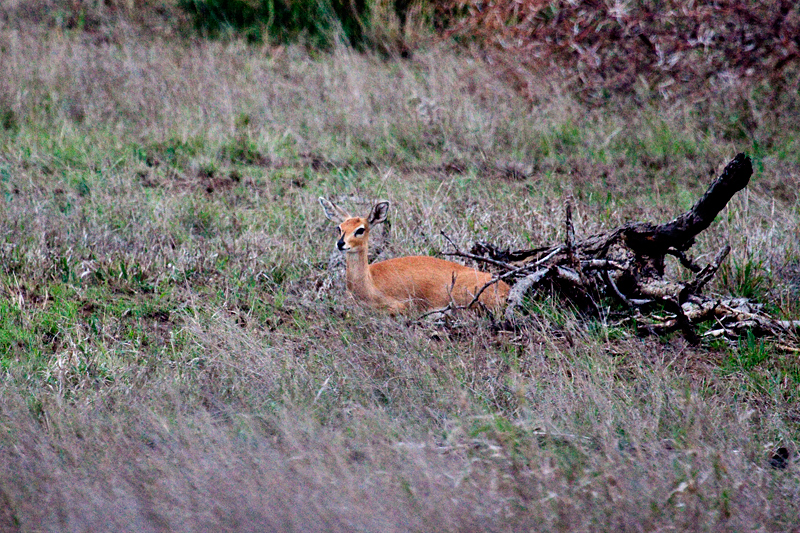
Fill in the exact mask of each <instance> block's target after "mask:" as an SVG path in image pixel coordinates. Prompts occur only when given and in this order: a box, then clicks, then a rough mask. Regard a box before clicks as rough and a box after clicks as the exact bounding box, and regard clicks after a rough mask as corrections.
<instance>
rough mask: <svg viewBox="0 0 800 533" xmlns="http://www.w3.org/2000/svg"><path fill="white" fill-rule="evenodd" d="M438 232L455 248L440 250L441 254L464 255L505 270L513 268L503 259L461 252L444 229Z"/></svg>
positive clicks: (466, 257)
mask: <svg viewBox="0 0 800 533" xmlns="http://www.w3.org/2000/svg"><path fill="white" fill-rule="evenodd" d="M439 233H441V234H442V237H444V238H445V239H446V240H447V242H449V243H450V246H452V247H453V248H455V252H442V255H448V256H456V257H464V258H465V259H473V260H475V261H483V262H484V263H489V264H490V265H495V266H498V267H500V268H504V269H506V270H514V267H513V266H512V265H509V264H508V263H505V262H503V261H498V260H497V259H491V258H489V257H483V256H482V255H475V254H471V253H469V252H462V251H461V249H460V248H459V247H458V246H457V245H456V243H454V242H453V240H452V239H451V238H450V237H449V236H448V235H447V234H446V233H445V232H444V231H440V232H439Z"/></svg>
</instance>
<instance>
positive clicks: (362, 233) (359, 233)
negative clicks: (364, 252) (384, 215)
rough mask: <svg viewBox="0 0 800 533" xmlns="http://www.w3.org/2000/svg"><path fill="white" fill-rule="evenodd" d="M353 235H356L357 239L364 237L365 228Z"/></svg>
mask: <svg viewBox="0 0 800 533" xmlns="http://www.w3.org/2000/svg"><path fill="white" fill-rule="evenodd" d="M353 235H355V236H356V237H361V236H362V235H364V228H358V229H357V230H356V231H355V232H354V233H353Z"/></svg>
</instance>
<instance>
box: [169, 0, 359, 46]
mask: <svg viewBox="0 0 800 533" xmlns="http://www.w3.org/2000/svg"><path fill="white" fill-rule="evenodd" d="M179 6H180V7H181V8H182V9H183V10H185V11H186V12H187V13H189V14H190V15H191V16H192V18H193V20H194V25H195V27H196V28H197V29H198V30H200V31H201V32H204V33H206V34H207V35H209V36H211V37H224V36H230V35H241V36H243V37H245V38H246V39H247V40H248V41H249V42H262V41H264V40H267V39H270V40H273V41H277V42H287V41H292V40H296V39H298V38H300V37H301V36H302V37H303V38H305V39H307V40H309V41H310V44H312V45H314V46H320V47H327V46H329V45H330V44H332V43H333V41H334V40H335V38H336V37H337V36H340V37H342V38H344V40H345V41H347V42H348V43H349V44H350V45H352V46H355V47H356V48H360V47H362V46H363V45H364V41H365V37H364V36H365V31H364V30H365V29H366V28H367V27H368V25H369V20H370V5H369V3H368V2H367V0H179Z"/></svg>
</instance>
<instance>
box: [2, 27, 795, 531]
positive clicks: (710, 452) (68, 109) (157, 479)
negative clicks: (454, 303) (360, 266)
mask: <svg viewBox="0 0 800 533" xmlns="http://www.w3.org/2000/svg"><path fill="white" fill-rule="evenodd" d="M119 28H122V26H119ZM115 35H116V37H115V38H116V40H115V41H112V42H97V41H96V40H95V39H94V38H93V37H92V36H91V35H88V36H87V34H85V33H76V32H71V31H61V30H53V31H50V32H44V31H43V30H41V27H40V26H38V25H32V24H31V23H30V22H25V21H18V22H17V23H15V24H7V25H6V26H3V27H2V28H0V47H2V48H3V50H4V52H3V54H1V55H0V69H2V74H3V75H2V77H0V79H1V80H2V81H0V110H2V112H3V113H4V116H5V117H7V120H6V121H5V126H4V129H3V131H0V146H1V148H0V192H1V193H2V195H3V200H2V201H1V202H0V234H2V236H3V237H2V238H3V241H2V243H0V267H2V268H1V269H0V289H2V292H3V299H2V300H0V357H1V359H0V362H1V363H2V368H3V372H4V374H3V382H2V385H0V386H1V387H2V391H1V392H0V398H1V400H0V412H2V415H3V416H2V421H1V422H0V423H2V425H3V427H2V431H0V450H2V454H3V455H4V457H3V461H2V465H3V466H2V467H0V502H2V504H3V505H0V507H4V508H6V509H8V511H6V512H4V513H0V520H3V521H4V523H3V526H4V527H6V528H7V529H9V530H18V531H87V530H88V531H91V530H98V531H102V530H108V529H109V526H110V525H111V526H112V527H114V528H115V529H118V530H135V531H174V530H178V531H183V530H187V531H193V530H259V531H263V530H265V529H269V530H272V529H275V530H302V531H317V530H320V531H321V530H325V531H330V530H335V531H338V530H342V531H352V530H363V531H394V530H397V531H409V530H411V531H429V530H437V531H475V530H489V531H494V530H497V531H503V530H522V529H526V530H531V529H535V530H540V531H598V530H614V531H641V530H647V531H651V530H659V529H670V528H672V529H678V530H712V531H743V530H756V529H759V528H760V529H762V530H765V531H787V530H791V529H792V528H794V527H796V524H795V522H796V517H797V516H798V511H800V500H798V494H800V492H799V491H798V486H799V481H800V476H798V470H797V462H796V460H794V459H792V460H791V461H790V462H789V465H788V467H787V468H785V469H774V468H771V467H770V463H769V459H770V457H771V456H772V452H773V451H774V450H775V449H777V448H778V447H781V446H784V447H786V448H787V449H789V450H790V451H791V453H792V454H794V453H795V452H796V448H797V444H796V443H797V439H798V421H800V410H798V397H797V390H798V388H797V387H798V383H799V382H800V372H799V371H798V365H797V362H796V354H788V355H787V354H786V353H783V352H782V351H781V350H780V348H779V347H778V346H776V345H775V344H773V343H760V342H758V341H755V340H752V339H751V340H748V339H743V340H742V342H741V343H740V344H738V345H735V346H728V345H724V344H709V345H707V346H703V347H700V348H692V347H689V346H687V345H685V344H684V342H683V341H682V340H681V339H679V338H670V339H665V340H662V341H658V340H654V339H638V338H636V337H633V336H632V332H631V331H630V330H627V329H624V328H619V327H613V326H611V325H609V324H608V323H607V322H605V321H603V320H595V321H588V322H587V321H584V320H582V319H580V318H579V317H576V316H574V315H573V314H572V313H570V312H569V311H568V310H563V309H560V308H558V306H556V305H552V304H550V303H548V302H542V303H538V304H532V307H533V308H534V309H536V313H534V314H532V315H531V317H530V320H529V323H528V325H527V327H526V328H525V329H523V330H522V331H519V332H517V333H514V334H510V333H502V332H501V333H498V332H496V331H493V329H492V328H491V324H490V321H489V319H488V318H486V317H473V316H469V315H463V316H458V317H455V318H454V322H453V324H452V325H451V326H450V327H443V326H441V325H438V324H435V323H429V322H424V323H421V324H419V323H414V322H413V321H411V320H403V319H399V320H393V319H389V318H386V317H381V316H376V315H374V314H373V313H371V312H368V311H366V310H363V309H359V308H357V307H354V306H353V304H352V303H351V301H350V300H349V299H348V298H347V297H346V295H345V294H344V293H343V291H342V288H341V285H340V284H338V285H337V284H336V283H335V282H334V283H331V280H332V279H334V280H335V276H332V274H331V273H329V272H328V270H327V263H328V257H329V252H330V250H331V248H332V246H333V236H332V234H331V231H330V226H329V223H328V222H327V221H326V220H325V219H324V217H323V216H322V213H321V212H320V210H319V207H318V205H317V204H316V198H317V197H318V196H320V195H325V196H331V197H334V198H336V199H338V200H340V201H341V202H342V203H343V204H344V205H347V206H349V207H352V208H353V209H354V210H356V209H359V208H363V209H364V210H365V211H366V209H367V207H366V206H368V205H369V203H370V202H371V201H372V200H374V199H375V198H378V197H381V198H387V199H389V200H391V201H392V204H393V206H394V207H393V209H394V210H393V213H392V218H391V223H392V225H391V229H390V231H389V232H388V235H387V240H386V243H385V244H384V246H383V251H382V253H383V254H384V256H393V255H400V254H407V253H435V252H438V251H441V250H443V249H446V244H445V242H444V241H443V239H442V238H441V237H439V231H440V230H445V231H446V232H447V233H448V234H449V235H450V236H451V237H452V238H454V239H455V240H456V241H457V242H460V243H463V244H465V245H466V244H467V243H470V242H471V241H474V240H478V239H489V240H492V241H494V242H496V243H498V244H505V245H509V246H515V247H524V246H529V245H530V246H534V245H537V244H542V243H547V242H552V241H554V240H556V239H559V238H560V236H561V233H562V228H561V225H562V224H561V216H562V206H563V197H564V196H565V195H572V196H574V197H575V198H576V205H577V215H576V226H577V229H578V231H579V232H584V233H590V232H593V231H598V230H600V229H602V228H608V227H609V226H613V225H616V224H619V223H620V222H622V221H624V220H628V219H637V220H640V219H649V220H654V221H659V220H664V219H666V218H668V217H670V216H672V215H673V214H675V213H676V211H678V210H682V209H685V208H686V207H688V206H689V205H690V204H691V202H692V201H693V200H694V198H695V197H696V195H697V194H698V193H699V192H701V191H702V190H703V189H704V188H705V185H706V183H707V181H708V180H709V179H710V177H709V175H710V174H714V173H716V172H717V171H718V170H719V168H720V167H721V165H723V164H724V163H725V162H726V161H727V160H728V159H729V158H730V157H731V156H732V154H734V153H735V152H737V151H740V150H745V151H748V152H750V153H751V154H752V155H753V156H754V159H755V161H756V174H755V176H754V179H753V183H752V186H751V187H750V190H749V191H748V193H747V194H743V195H740V196H739V197H737V198H736V199H735V200H734V201H733V202H732V203H731V205H730V207H729V208H728V209H727V210H726V211H725V213H724V214H723V216H722V217H721V219H720V220H719V221H718V223H717V224H715V225H714V226H713V227H712V228H711V229H710V230H709V231H708V232H707V235H704V236H703V237H702V239H701V242H700V243H698V245H697V251H698V253H700V254H702V255H701V260H702V257H703V256H710V255H713V253H715V252H716V250H717V249H718V248H719V246H721V245H722V244H723V243H724V242H729V243H730V244H731V245H732V246H733V248H734V252H733V257H732V262H731V266H730V268H729V271H728V274H727V278H725V279H722V278H721V279H720V280H718V281H717V282H716V285H715V287H714V290H718V291H724V292H727V291H731V290H737V291H750V292H752V293H753V294H754V295H755V296H756V297H758V298H760V299H762V300H764V301H766V302H767V303H768V304H769V305H771V306H772V307H773V309H774V310H775V311H776V312H777V313H786V314H790V315H794V316H797V315H798V314H800V308H798V305H797V294H798V291H799V290H800V286H799V285H798V274H797V268H798V266H797V265H798V261H800V240H798V235H800V203H799V202H798V196H797V190H798V184H800V181H799V180H800V177H798V176H800V166H798V165H800V161H798V159H797V156H796V151H795V150H794V148H795V147H796V146H797V140H796V133H795V132H796V131H797V130H791V129H787V128H775V127H774V124H773V123H772V122H770V120H769V117H771V116H774V114H775V113H779V112H780V110H768V109H762V108H759V107H758V106H759V104H758V100H757V99H754V100H752V101H751V102H750V103H748V104H747V105H749V106H751V107H749V108H747V109H745V111H747V110H748V109H749V111H747V112H748V113H750V114H749V115H748V116H753V117H762V118H763V120H761V121H760V122H759V121H756V122H754V125H753V126H752V128H750V127H748V128H747V129H746V131H745V132H744V133H743V134H742V135H741V136H740V137H736V136H734V135H732V133H731V131H732V130H730V128H733V127H734V126H735V124H737V122H736V120H734V119H735V118H736V117H741V113H740V112H741V111H742V109H739V108H735V107H734V106H731V105H729V104H731V102H734V103H736V102H740V100H736V101H733V100H725V95H720V99H719V100H715V101H711V102H706V104H704V105H706V106H707V107H706V108H701V107H697V106H692V105H689V104H686V105H682V106H672V107H664V108H636V107H631V106H629V105H626V102H625V101H624V100H620V101H616V102H614V103H612V104H609V105H608V107H605V108H603V109H600V110H598V109H595V110H588V109H584V108H583V107H582V106H581V105H580V104H578V103H576V101H574V100H573V99H572V98H570V96H569V95H568V94H564V93H562V92H561V91H560V90H559V87H560V86H559V85H558V83H556V82H554V81H553V80H541V83H540V86H541V91H542V92H541V95H540V105H538V106H535V107H531V106H530V104H528V103H526V102H525V101H522V100H521V99H519V98H518V97H516V96H515V91H514V90H513V88H511V87H508V86H506V85H504V84H503V83H502V82H501V81H499V80H498V79H496V78H495V77H494V76H493V75H492V73H491V71H490V70H487V67H486V66H485V65H482V64H480V63H476V62H474V61H473V60H471V59H469V58H467V57H464V56H462V55H459V54H458V53H456V52H455V51H453V50H450V49H447V48H446V47H444V48H441V47H440V48H432V49H429V50H421V51H419V52H418V53H417V54H416V55H415V58H414V60H413V61H397V62H395V61H388V62H387V61H382V60H380V59H378V58H375V57H371V56H365V55H357V54H353V53H351V52H349V51H347V50H338V51H336V52H335V53H332V54H330V55H325V56H320V57H311V56H309V55H308V53H306V52H304V51H303V50H301V49H299V48H291V47H289V48H283V49H279V50H267V49H257V48H249V47H246V46H244V45H242V44H239V43H228V44H225V43H206V42H188V41H176V42H173V41H169V40H166V39H165V38H163V37H157V38H155V39H145V38H142V37H141V36H139V35H138V33H137V32H136V30H135V29H130V28H129V29H128V30H126V31H122V30H119V32H118V33H117V34H115ZM737 105H738V104H737ZM709 116H713V117H715V120H710V119H709ZM765 140H768V141H769V142H765ZM747 265H750V268H749V269H748V268H747ZM754 267H757V268H754Z"/></svg>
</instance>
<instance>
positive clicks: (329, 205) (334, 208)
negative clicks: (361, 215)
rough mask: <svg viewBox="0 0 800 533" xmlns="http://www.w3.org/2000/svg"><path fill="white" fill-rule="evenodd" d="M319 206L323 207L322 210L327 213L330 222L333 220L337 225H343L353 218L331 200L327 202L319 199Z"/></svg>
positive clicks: (321, 198)
mask: <svg viewBox="0 0 800 533" xmlns="http://www.w3.org/2000/svg"><path fill="white" fill-rule="evenodd" d="M319 205H321V206H322V209H323V210H324V211H325V216H326V217H328V220H331V221H333V222H335V223H336V224H341V223H342V222H344V221H345V220H346V219H348V218H351V217H350V215H349V214H348V213H347V211H345V210H344V209H342V208H341V207H339V206H338V205H336V204H335V203H333V202H331V201H330V200H326V199H325V198H323V197H322V196H320V197H319Z"/></svg>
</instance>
